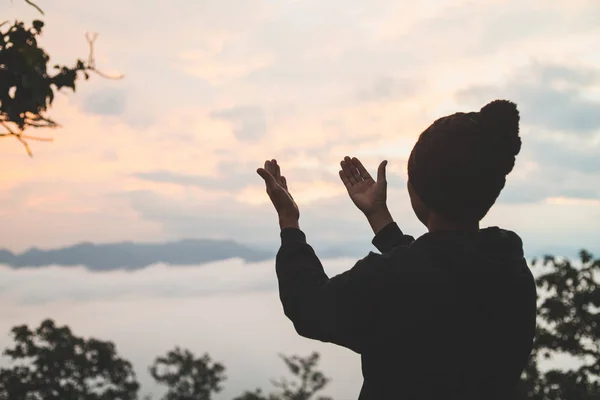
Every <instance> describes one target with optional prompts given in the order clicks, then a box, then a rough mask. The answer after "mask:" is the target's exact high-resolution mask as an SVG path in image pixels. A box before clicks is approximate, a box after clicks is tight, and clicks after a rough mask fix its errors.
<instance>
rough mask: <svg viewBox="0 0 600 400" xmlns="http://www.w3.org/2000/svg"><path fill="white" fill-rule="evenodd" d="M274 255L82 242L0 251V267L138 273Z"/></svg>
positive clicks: (198, 242)
mask: <svg viewBox="0 0 600 400" xmlns="http://www.w3.org/2000/svg"><path fill="white" fill-rule="evenodd" d="M274 256H275V253H274V252H270V251H266V250H259V249H255V248H252V247H250V246H246V245H243V244H240V243H237V242H235V241H233V240H229V239H223V240H221V239H182V240H178V241H169V242H147V243H143V242H141V243H140V242H133V241H124V242H113V243H100V244H97V243H92V242H79V243H75V244H72V245H69V246H62V247H58V248H52V249H40V248H38V247H31V248H29V249H27V250H25V251H23V252H21V253H13V252H11V251H10V250H6V249H0V264H2V265H7V266H9V267H12V268H15V269H20V268H36V267H37V268H39V267H45V266H49V265H60V266H65V267H74V266H84V267H85V268H87V269H89V270H93V271H111V270H119V269H125V270H137V269H142V268H145V267H148V266H150V265H153V264H157V263H166V264H170V265H181V266H192V265H201V264H207V263H210V262H215V261H222V260H227V259H232V258H241V259H242V260H244V261H246V262H260V261H266V260H269V259H272V258H273V257H274Z"/></svg>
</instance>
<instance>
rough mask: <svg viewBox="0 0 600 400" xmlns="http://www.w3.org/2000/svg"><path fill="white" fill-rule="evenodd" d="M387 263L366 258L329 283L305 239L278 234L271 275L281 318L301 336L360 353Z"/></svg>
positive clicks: (291, 233) (293, 233)
mask: <svg viewBox="0 0 600 400" xmlns="http://www.w3.org/2000/svg"><path fill="white" fill-rule="evenodd" d="M388 261H389V260H388V259H387V257H385V256H382V255H379V254H375V253H370V254H369V255H368V256H367V257H365V258H363V259H362V260H360V261H358V262H357V263H356V264H355V265H354V267H353V268H352V269H350V270H348V271H346V272H344V273H342V274H340V275H337V276H335V277H332V278H329V277H328V276H327V274H326V273H325V271H324V270H323V266H322V264H321V262H320V260H319V258H318V257H317V255H316V254H315V252H314V250H313V248H312V247H311V246H310V245H309V244H308V243H307V242H306V236H305V234H304V233H303V232H302V231H301V230H299V229H296V228H287V229H284V230H282V232H281V247H280V249H279V252H278V253H277V258H276V270H277V278H278V281H279V296H280V299H281V303H282V305H283V310H284V312H285V315H286V316H287V317H288V318H289V319H290V320H291V321H292V322H293V324H294V327H295V328H296V331H297V332H298V334H300V335H301V336H304V337H307V338H311V339H316V340H320V341H323V342H330V343H335V344H338V345H340V346H344V347H347V348H349V349H351V350H353V351H355V352H357V353H361V350H362V349H363V347H364V344H365V342H366V341H367V340H368V338H369V335H370V331H371V329H372V326H373V324H374V322H375V320H376V318H377V311H378V308H379V305H380V302H381V296H380V294H381V293H382V289H383V286H384V284H385V283H386V279H385V277H384V274H385V272H386V269H387V268H388V265H389V262H388Z"/></svg>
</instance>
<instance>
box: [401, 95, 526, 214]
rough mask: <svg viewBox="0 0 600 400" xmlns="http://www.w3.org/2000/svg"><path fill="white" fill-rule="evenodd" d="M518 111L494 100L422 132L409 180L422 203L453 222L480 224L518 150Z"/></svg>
mask: <svg viewBox="0 0 600 400" xmlns="http://www.w3.org/2000/svg"><path fill="white" fill-rule="evenodd" d="M519 119H520V117H519V111H518V110H517V105H516V104H515V103H513V102H511V101H507V100H495V101H492V102H491V103H489V104H487V105H486V106H484V107H483V108H482V109H481V110H480V111H479V112H469V113H462V112H459V113H455V114H452V115H449V116H446V117H443V118H440V119H438V120H436V121H435V122H434V123H433V124H432V125H431V126H430V127H429V128H427V129H426V130H425V131H424V132H423V133H421V135H420V137H419V140H418V141H417V143H416V144H415V146H414V148H413V150H412V152H411V155H410V158H409V161H408V179H409V181H410V183H411V185H412V187H413V189H414V191H415V192H416V193H417V195H418V196H419V198H420V199H421V201H422V202H423V203H424V204H425V205H426V206H427V207H428V208H429V209H430V210H432V211H434V212H436V213H438V214H439V215H441V216H444V217H445V218H448V219H450V220H452V221H457V222H458V221H461V222H462V221H479V220H481V219H482V218H483V217H484V216H485V215H486V214H487V212H488V211H489V209H490V208H491V207H492V205H493V204H494V203H495V202H496V199H497V198H498V195H499V194H500V192H501V191H502V189H503V188H504V185H505V183H506V176H507V175H508V174H509V173H510V172H511V171H512V169H513V168H514V165H515V158H516V156H517V155H518V154H519V152H520V150H521V138H520V137H519Z"/></svg>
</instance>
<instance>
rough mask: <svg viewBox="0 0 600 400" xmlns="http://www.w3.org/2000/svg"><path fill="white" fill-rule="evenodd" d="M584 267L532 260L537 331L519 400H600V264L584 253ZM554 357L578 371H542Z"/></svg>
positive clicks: (554, 259) (547, 259)
mask: <svg viewBox="0 0 600 400" xmlns="http://www.w3.org/2000/svg"><path fill="white" fill-rule="evenodd" d="M579 258H580V260H579V261H580V262H579V263H577V265H576V264H575V263H572V262H571V261H570V260H568V259H566V258H557V257H554V256H546V257H544V258H543V259H542V260H534V261H533V266H534V267H535V268H539V269H540V270H542V269H543V271H540V272H541V273H540V274H539V276H538V277H537V278H536V282H537V286H538V288H539V289H542V290H544V291H545V292H547V293H548V294H547V295H544V296H538V326H537V332H536V338H535V341H534V349H533V352H532V357H531V359H530V361H529V364H528V365H527V368H526V369H525V372H524V374H523V380H522V385H521V390H520V392H521V394H520V395H521V397H524V398H527V399H529V400H600V312H599V311H600V259H596V260H594V257H593V256H592V254H590V253H588V252H587V251H585V250H582V251H581V252H580V257H579ZM556 356H559V357H561V356H562V357H564V356H567V357H568V358H570V359H572V360H573V363H574V364H577V365H578V367H576V368H561V369H559V368H552V369H550V370H541V368H540V362H541V361H542V360H550V359H552V358H555V357H556Z"/></svg>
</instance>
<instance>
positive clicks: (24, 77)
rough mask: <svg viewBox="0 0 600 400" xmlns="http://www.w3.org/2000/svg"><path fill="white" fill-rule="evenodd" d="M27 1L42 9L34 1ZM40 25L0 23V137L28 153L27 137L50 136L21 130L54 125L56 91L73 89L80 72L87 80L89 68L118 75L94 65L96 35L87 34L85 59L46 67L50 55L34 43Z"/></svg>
mask: <svg viewBox="0 0 600 400" xmlns="http://www.w3.org/2000/svg"><path fill="white" fill-rule="evenodd" d="M26 1H27V0H26ZM27 2H28V3H29V4H31V5H32V6H34V7H36V8H37V9H38V10H39V11H40V12H42V11H41V9H40V8H39V7H38V6H37V5H35V4H34V3H32V2H30V1H27ZM42 13H43V12H42ZM43 28H44V22H43V21H40V20H35V21H33V22H32V24H31V25H30V26H29V25H26V24H25V23H24V22H22V21H15V22H14V23H13V24H12V25H10V26H8V25H7V22H4V23H2V24H0V125H1V126H2V127H3V128H4V132H0V137H14V138H16V139H17V140H19V141H20V142H21V143H22V144H23V146H25V149H26V151H27V153H28V154H29V156H32V152H31V149H30V147H29V144H28V142H27V141H28V140H42V141H51V140H52V139H49V138H41V137H35V136H30V135H26V134H25V133H24V132H25V130H26V129H27V128H55V127H57V126H58V123H57V122H56V121H54V120H53V119H51V118H50V117H49V116H48V115H47V111H48V109H49V108H50V107H51V105H52V103H53V101H54V98H55V94H56V93H57V92H59V91H61V90H62V89H71V90H72V91H73V92H74V91H75V88H76V83H77V81H78V79H79V78H80V77H81V76H83V77H84V78H85V79H86V80H87V79H88V78H89V72H95V73H97V74H100V75H101V76H103V77H106V78H114V79H119V78H121V77H122V76H114V77H112V76H108V75H105V74H103V73H101V72H99V71H98V70H97V69H96V65H95V61H94V47H93V46H94V41H95V40H96V37H97V35H93V36H90V35H88V36H87V40H88V43H89V45H90V54H89V57H88V59H87V60H85V61H84V60H80V59H78V60H76V62H75V63H74V65H73V66H64V65H58V64H57V65H54V66H53V67H52V70H51V71H48V64H49V62H50V56H49V55H48V53H46V51H45V50H44V49H43V48H41V47H39V45H38V38H39V36H40V35H41V34H42V30H43Z"/></svg>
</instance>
